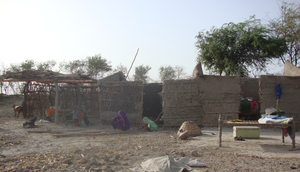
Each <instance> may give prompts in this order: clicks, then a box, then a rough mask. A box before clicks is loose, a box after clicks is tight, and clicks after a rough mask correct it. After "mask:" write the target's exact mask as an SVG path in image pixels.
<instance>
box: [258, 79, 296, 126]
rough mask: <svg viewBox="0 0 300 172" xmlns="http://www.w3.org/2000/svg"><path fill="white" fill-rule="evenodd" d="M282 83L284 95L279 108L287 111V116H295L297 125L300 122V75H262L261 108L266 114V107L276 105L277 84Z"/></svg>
mask: <svg viewBox="0 0 300 172" xmlns="http://www.w3.org/2000/svg"><path fill="white" fill-rule="evenodd" d="M278 83H280V86H281V88H282V95H281V98H280V99H279V109H280V110H282V111H284V112H285V115H286V116H287V117H292V116H295V117H296V118H297V121H296V123H297V124H296V125H298V128H299V124H300V120H299V119H300V115H299V113H300V77H292V76H265V75H262V76H260V80H259V84H260V92H259V94H260V99H261V108H260V109H261V110H260V113H261V114H264V113H265V109H266V108H269V107H276V90H275V87H276V85H277V84H278Z"/></svg>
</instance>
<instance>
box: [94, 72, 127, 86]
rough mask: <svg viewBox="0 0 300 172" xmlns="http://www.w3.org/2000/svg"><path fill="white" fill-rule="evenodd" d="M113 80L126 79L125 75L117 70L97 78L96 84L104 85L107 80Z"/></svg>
mask: <svg viewBox="0 0 300 172" xmlns="http://www.w3.org/2000/svg"><path fill="white" fill-rule="evenodd" d="M113 81H126V77H125V75H124V74H123V72H117V73H114V74H112V75H110V76H107V77H105V78H103V79H99V80H98V85H105V84H106V83H107V82H113Z"/></svg>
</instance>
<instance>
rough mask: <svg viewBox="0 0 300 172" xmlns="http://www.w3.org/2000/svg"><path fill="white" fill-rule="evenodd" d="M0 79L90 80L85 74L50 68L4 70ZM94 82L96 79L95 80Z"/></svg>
mask: <svg viewBox="0 0 300 172" xmlns="http://www.w3.org/2000/svg"><path fill="white" fill-rule="evenodd" d="M0 80H2V81H9V80H14V81H41V82H43V81H47V80H48V81H49V82H51V81H54V80H92V79H91V78H90V77H89V76H87V75H76V74H62V73H59V72H53V71H50V70H24V71H21V72H6V74H4V75H1V76H0ZM95 82H96V81H95Z"/></svg>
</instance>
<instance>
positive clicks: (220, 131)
mask: <svg viewBox="0 0 300 172" xmlns="http://www.w3.org/2000/svg"><path fill="white" fill-rule="evenodd" d="M218 124H219V147H222V115H221V114H219V120H218Z"/></svg>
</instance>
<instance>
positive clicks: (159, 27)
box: [0, 0, 299, 80]
mask: <svg viewBox="0 0 300 172" xmlns="http://www.w3.org/2000/svg"><path fill="white" fill-rule="evenodd" d="M287 2H296V3H299V0H298V1H294V0H290V1H287ZM279 5H281V2H280V1H278V0H211V1H209V0H197V1H196V0H186V1H184V0H181V1H178V0H81V1H79V0H0V59H1V60H0V63H2V66H3V65H4V66H6V67H8V66H9V65H10V64H11V63H21V62H24V61H25V60H28V59H33V60H34V61H36V62H42V61H47V60H55V61H57V62H58V63H59V62H61V61H72V60H77V59H84V58H85V57H87V56H93V55H95V54H101V56H102V57H104V58H105V59H107V60H108V61H110V62H111V65H112V66H113V68H114V67H116V66H117V65H118V64H122V65H124V66H126V67H127V69H128V68H129V67H130V65H131V63H132V60H133V58H134V55H135V53H136V51H137V49H138V48H139V53H138V56H137V59H136V61H135V63H134V66H133V69H132V71H131V72H130V73H131V74H133V73H134V67H136V66H138V65H142V64H143V65H149V66H150V67H152V69H151V70H150V72H149V74H150V77H151V78H152V79H153V80H158V68H159V67H160V66H166V65H171V66H173V67H174V66H182V67H184V69H185V72H186V73H187V74H188V75H191V74H192V71H193V68H194V66H195V65H196V57H197V49H196V47H195V42H196V39H195V36H196V35H197V34H198V32H199V31H201V30H209V29H210V28H211V27H212V26H215V27H220V26H221V25H222V24H224V23H228V22H234V23H238V22H242V21H245V20H246V19H248V18H249V16H250V15H256V18H258V19H262V20H263V21H267V20H268V19H270V18H275V17H278V16H279Z"/></svg>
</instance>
